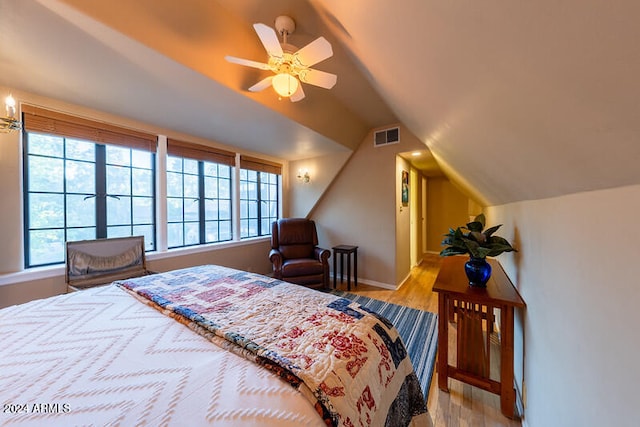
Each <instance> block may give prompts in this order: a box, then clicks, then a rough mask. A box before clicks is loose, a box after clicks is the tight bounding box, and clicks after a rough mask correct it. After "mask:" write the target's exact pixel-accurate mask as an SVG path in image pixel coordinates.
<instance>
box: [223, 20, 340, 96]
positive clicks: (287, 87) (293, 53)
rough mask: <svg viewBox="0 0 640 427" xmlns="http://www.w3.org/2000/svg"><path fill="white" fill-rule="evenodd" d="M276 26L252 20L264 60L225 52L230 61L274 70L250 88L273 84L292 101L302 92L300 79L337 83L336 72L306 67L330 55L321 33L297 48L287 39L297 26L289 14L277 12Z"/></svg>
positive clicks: (327, 86)
mask: <svg viewBox="0 0 640 427" xmlns="http://www.w3.org/2000/svg"><path fill="white" fill-rule="evenodd" d="M275 27H276V30H274V29H273V28H271V27H269V26H267V25H265V24H261V23H257V24H253V28H255V30H256V33H257V34H258V37H259V38H260V41H261V42H262V45H263V46H264V48H265V49H266V50H267V53H268V54H269V61H268V62H267V63H263V62H257V61H252V60H249V59H242V58H236V57H234V56H225V59H226V60H227V61H229V62H233V63H235V64H240V65H245V66H247V67H253V68H258V69H260V70H271V71H273V73H275V75H273V76H269V77H267V78H265V79H263V80H261V81H259V82H258V83H256V84H255V85H253V86H251V87H250V88H249V90H250V91H251V92H259V91H261V90H264V89H266V88H267V87H269V86H273V88H274V90H275V91H276V92H277V93H278V95H280V96H281V97H285V98H286V97H289V98H290V99H291V102H297V101H300V100H301V99H303V98H304V96H305V95H304V91H303V90H302V85H301V84H300V82H302V83H308V84H311V85H314V86H319V87H322V88H325V89H331V88H332V87H333V86H334V85H335V84H336V81H337V80H338V76H336V75H335V74H331V73H326V72H324V71H319V70H314V69H312V68H309V67H311V66H312V65H315V64H317V63H318V62H321V61H324V60H325V59H327V58H329V57H331V56H332V55H333V50H332V49H331V44H330V43H329V42H328V41H327V40H326V39H325V38H324V37H318V38H317V39H315V40H314V41H312V42H311V43H309V44H308V45H306V46H305V47H303V48H302V49H298V48H297V47H296V46H293V45H290V44H288V43H287V36H289V35H290V34H291V33H293V31H294V30H295V28H296V24H295V22H294V21H293V19H292V18H290V17H288V16H278V17H277V18H276V22H275ZM276 31H277V32H278V33H279V34H280V35H281V36H282V43H280V41H279V40H278V35H277V34H276Z"/></svg>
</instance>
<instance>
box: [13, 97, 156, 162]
mask: <svg viewBox="0 0 640 427" xmlns="http://www.w3.org/2000/svg"><path fill="white" fill-rule="evenodd" d="M22 122H23V127H24V130H26V131H27V132H41V133H46V134H52V135H58V136H64V137H68V138H77V139H82V140H87V141H93V142H97V143H104V144H112V145H120V146H126V147H128V148H133V149H137V150H145V151H151V152H155V151H156V142H157V136H156V135H153V134H149V133H146V132H140V131H136V130H133V129H127V128H123V127H119V126H115V125H112V124H109V123H104V122H98V121H95V120H91V119H85V118H82V117H77V116H72V115H69V114H65V113H60V112H57V111H52V110H47V109H45V108H41V107H35V106H32V105H25V104H23V105H22Z"/></svg>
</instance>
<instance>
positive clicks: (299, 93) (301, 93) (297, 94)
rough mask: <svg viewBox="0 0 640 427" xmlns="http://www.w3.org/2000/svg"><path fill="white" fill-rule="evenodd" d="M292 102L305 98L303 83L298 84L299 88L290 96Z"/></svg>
mask: <svg viewBox="0 0 640 427" xmlns="http://www.w3.org/2000/svg"><path fill="white" fill-rule="evenodd" d="M289 99H290V100H291V102H298V101H300V100H302V99H304V90H302V85H298V90H296V91H295V92H294V93H293V95H291V96H290V97H289Z"/></svg>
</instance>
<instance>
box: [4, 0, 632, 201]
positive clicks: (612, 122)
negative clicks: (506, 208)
mask: <svg viewBox="0 0 640 427" xmlns="http://www.w3.org/2000/svg"><path fill="white" fill-rule="evenodd" d="M281 14H286V15H289V16H291V17H293V18H294V19H295V21H296V24H297V29H296V32H295V33H294V34H293V35H292V36H291V37H290V40H289V41H290V42H291V43H292V44H294V45H297V46H298V47H302V46H304V45H306V44H307V43H309V42H310V41H312V40H314V39H315V38H316V37H318V36H320V35H322V36H324V37H326V38H327V39H328V40H329V41H330V42H331V44H332V45H333V50H334V56H333V57H332V58H330V59H328V60H326V61H323V62H321V63H319V64H318V65H316V66H315V67H314V68H317V69H320V70H323V71H327V72H332V73H335V74H337V75H338V84H337V85H336V86H335V87H334V88H333V89H332V90H325V89H321V88H315V87H311V86H308V85H307V86H305V92H306V93H307V97H306V99H305V100H303V101H301V102H298V103H295V104H294V103H290V102H289V101H288V100H278V99H277V97H276V95H275V94H274V93H273V91H271V90H265V91H263V92H259V93H251V92H248V91H247V90H246V89H247V88H248V87H250V86H251V85H252V84H254V83H255V82H257V81H259V80H260V79H262V78H263V77H264V76H265V74H264V73H268V72H265V71H260V70H255V69H250V68H246V67H240V66H238V65H235V64H230V63H228V62H226V61H225V60H224V56H225V55H233V56H238V57H243V58H249V59H254V60H257V61H264V60H266V54H265V52H264V49H263V48H262V46H261V45H260V42H259V40H258V38H257V36H256V35H255V32H254V31H253V28H252V24H253V23H254V22H263V23H265V24H267V25H270V26H272V25H273V22H274V19H275V18H276V16H278V15H281ZM637 16H640V3H638V2H636V1H633V0H621V1H617V2H614V3H612V2H608V1H604V0H602V1H597V0H574V1H564V2H558V1H555V0H539V1H535V2H498V1H491V2H478V1H473V0H460V1H447V2H443V1H440V0H402V1H396V2H389V1H384V0H349V1H344V0H308V1H307V0H269V1H261V0H182V1H180V2H177V1H175V0H110V1H104V0H38V1H14V0H0V29H1V30H0V46H1V49H0V84H2V85H4V86H6V87H10V88H16V89H17V90H24V91H29V92H32V93H36V94H39V95H43V96H48V97H52V98H56V99H60V100H62V101H67V102H71V103H74V104H79V105H84V106H87V107H91V108H94V109H97V110H101V111H105V112H109V113H113V114H118V115H122V116H126V117H130V118H133V119H136V120H140V121H144V122H148V123H151V124H155V125H158V126H162V127H164V128H168V129H174V130H176V131H180V132H185V133H189V134H193V135H195V136H198V137H202V138H206V139H211V140H215V141H218V142H221V143H226V144H231V145H235V146H239V147H242V148H245V149H247V150H252V151H258V152H264V153H266V154H269V155H273V156H277V157H282V158H286V159H291V160H295V159H301V158H306V157H313V156H319V155H324V154H328V153H332V152H337V151H345V150H351V149H355V148H356V147H357V145H358V144H359V143H360V142H361V141H362V138H363V137H364V135H366V133H367V132H368V131H369V130H370V129H372V128H376V127H381V126H386V125H389V124H393V123H396V122H402V123H403V124H405V125H406V126H407V127H408V128H409V129H410V131H411V132H412V133H414V134H415V135H416V136H417V137H418V138H419V139H420V140H421V141H423V142H424V143H425V144H426V146H427V147H428V148H429V149H430V151H431V152H432V153H433V155H434V156H435V158H436V159H437V161H438V164H439V166H440V167H441V168H442V169H443V170H444V171H445V173H446V174H447V175H448V176H449V177H450V178H451V179H452V180H454V181H456V182H457V183H458V184H460V185H461V186H462V187H463V188H465V189H467V190H468V191H469V192H470V194H472V195H473V196H474V197H475V198H477V199H478V200H479V201H481V202H484V203H485V204H502V203H508V202H513V201H519V200H529V199H537V198H545V197H553V196H558V195H563V194H570V193H575V192H581V191H589V190H595V189H602V188H611V187H618V186H624V185H630V184H638V183H640V168H638V167H637V163H638V160H640V143H639V141H638V139H639V138H638V136H639V135H640V105H639V104H640V97H639V96H638V95H639V94H640V79H638V76H639V75H640V53H639V50H638V49H637V40H639V39H640V37H639V36H640V30H638V29H637V25H636V22H635V21H636V18H637Z"/></svg>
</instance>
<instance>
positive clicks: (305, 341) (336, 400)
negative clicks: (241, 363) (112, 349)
mask: <svg viewBox="0 0 640 427" xmlns="http://www.w3.org/2000/svg"><path fill="white" fill-rule="evenodd" d="M116 283H119V285H120V286H122V287H124V288H126V289H129V290H130V291H132V292H134V293H135V294H136V295H138V296H139V297H142V298H143V299H144V300H145V301H147V302H148V303H149V304H151V305H152V306H154V307H156V308H158V309H160V310H162V311H164V312H165V313H167V314H168V315H170V316H172V317H174V318H176V319H177V320H179V321H181V322H183V323H185V324H187V325H188V326H190V327H191V328H192V329H194V330H196V331H198V332H199V333H201V334H202V335H204V336H207V337H208V338H209V339H211V340H213V341H215V342H217V343H219V344H220V345H221V346H224V347H225V348H228V349H230V350H232V351H235V352H236V353H237V354H242V355H243V356H244V357H246V358H247V359H249V360H252V361H253V362H255V363H256V364H259V365H261V366H265V367H267V368H268V369H270V370H271V371H273V372H277V373H278V374H279V375H280V376H281V377H282V378H284V379H286V380H287V381H289V382H290V383H291V384H292V385H293V386H294V387H295V388H297V389H298V390H300V392H301V393H302V394H303V395H304V396H305V397H307V398H308V399H309V400H310V401H311V402H312V403H313V404H314V406H315V407H316V408H317V410H318V412H319V414H320V415H321V416H322V417H323V418H324V419H325V421H326V422H327V424H329V425H334V426H337V425H340V426H365V425H376V426H382V425H386V426H407V425H412V424H420V423H422V424H424V423H426V419H427V417H428V416H427V414H426V408H425V404H424V398H423V395H422V391H421V388H420V385H419V382H418V379H417V377H416V375H415V373H414V371H413V367H412V365H411V361H410V359H409V357H408V355H407V352H406V350H405V347H404V344H403V343H402V339H401V338H400V336H399V334H398V332H397V331H396V329H395V328H394V327H393V325H391V324H390V323H388V321H386V320H385V319H383V318H380V317H378V316H375V315H373V314H372V313H370V312H369V311H368V310H366V309H363V308H362V307H360V306H359V305H358V304H356V303H354V302H352V301H350V300H347V299H344V298H340V297H337V296H335V295H331V294H325V293H321V292H317V291H314V290H311V289H308V288H305V287H301V286H298V285H293V284H290V283H286V282H282V281H280V280H276V279H271V278H268V277H265V276H261V275H257V274H252V273H248V272H244V271H239V270H233V269H229V268H225V267H220V266H213V265H207V266H200V267H192V268H188V269H183V270H176V271H173V272H169V273H163V274H158V275H153V276H147V277H142V278H137V279H131V280H126V281H119V282H116Z"/></svg>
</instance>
